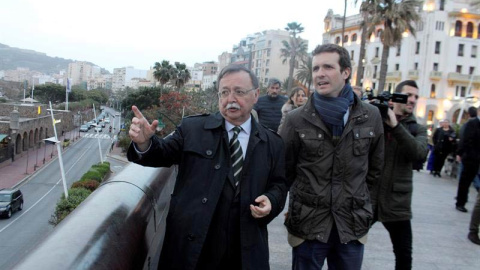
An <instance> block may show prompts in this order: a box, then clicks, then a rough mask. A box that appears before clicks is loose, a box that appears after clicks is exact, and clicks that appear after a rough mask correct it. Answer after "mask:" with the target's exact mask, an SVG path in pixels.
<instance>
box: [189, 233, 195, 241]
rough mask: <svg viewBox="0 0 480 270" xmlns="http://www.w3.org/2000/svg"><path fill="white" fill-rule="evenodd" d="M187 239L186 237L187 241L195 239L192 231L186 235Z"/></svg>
mask: <svg viewBox="0 0 480 270" xmlns="http://www.w3.org/2000/svg"><path fill="white" fill-rule="evenodd" d="M187 239H188V241H193V240H195V235H194V234H193V233H189V234H188V235H187Z"/></svg>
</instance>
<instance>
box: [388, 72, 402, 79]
mask: <svg viewBox="0 0 480 270" xmlns="http://www.w3.org/2000/svg"><path fill="white" fill-rule="evenodd" d="M387 80H389V81H400V80H402V72H401V71H398V70H397V71H391V72H387Z"/></svg>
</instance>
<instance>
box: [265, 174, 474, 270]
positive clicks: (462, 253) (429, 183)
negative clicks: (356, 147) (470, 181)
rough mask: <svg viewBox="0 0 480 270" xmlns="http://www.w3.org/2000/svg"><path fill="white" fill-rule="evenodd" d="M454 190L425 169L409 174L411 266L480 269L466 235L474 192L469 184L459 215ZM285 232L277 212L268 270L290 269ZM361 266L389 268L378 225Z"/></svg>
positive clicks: (390, 258)
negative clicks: (411, 180) (411, 182)
mask: <svg viewBox="0 0 480 270" xmlns="http://www.w3.org/2000/svg"><path fill="white" fill-rule="evenodd" d="M456 192H457V181H456V179H454V178H451V177H449V176H443V177H442V178H435V177H433V176H431V175H430V174H429V173H428V172H426V171H421V172H414V192H413V204H412V205H413V220H412V228H413V269H419V270H437V269H445V270H447V269H448V270H457V269H462V270H478V269H480V246H478V245H475V244H473V243H471V242H470V241H469V240H468V239H467V233H468V225H469V222H470V217H471V210H472V208H473V204H474V200H475V198H476V197H475V196H476V194H477V193H476V191H475V189H474V188H471V189H470V195H469V202H468V203H467V205H466V208H467V209H468V210H469V212H468V213H461V212H459V211H457V210H456V209H455V200H454V197H455V196H456ZM286 234H287V232H286V230H285V227H284V226H283V216H279V217H277V218H276V219H275V220H274V221H272V223H271V224H270V225H269V242H270V251H271V255H270V261H271V266H272V270H287V269H291V248H290V247H289V245H288V244H287V236H286ZM324 269H326V267H324ZM362 269H366V270H385V269H387V270H388V269H392V270H393V269H395V257H394V255H393V251H392V244H391V242H390V237H389V235H388V232H387V230H386V229H385V228H384V227H383V225H382V224H379V223H376V224H375V225H374V226H373V228H372V229H371V230H370V233H369V235H368V242H367V244H366V246H365V254H364V260H363V268H362Z"/></svg>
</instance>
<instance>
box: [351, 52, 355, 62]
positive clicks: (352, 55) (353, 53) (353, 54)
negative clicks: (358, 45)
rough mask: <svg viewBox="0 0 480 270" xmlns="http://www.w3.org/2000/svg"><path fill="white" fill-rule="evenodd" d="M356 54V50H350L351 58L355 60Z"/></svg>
mask: <svg viewBox="0 0 480 270" xmlns="http://www.w3.org/2000/svg"><path fill="white" fill-rule="evenodd" d="M354 56H355V51H354V50H351V51H350V60H353V57H354Z"/></svg>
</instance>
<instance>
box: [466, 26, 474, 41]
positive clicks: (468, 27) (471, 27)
mask: <svg viewBox="0 0 480 270" xmlns="http://www.w3.org/2000/svg"><path fill="white" fill-rule="evenodd" d="M467 37H469V38H472V37H473V23H472V22H468V23H467Z"/></svg>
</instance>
